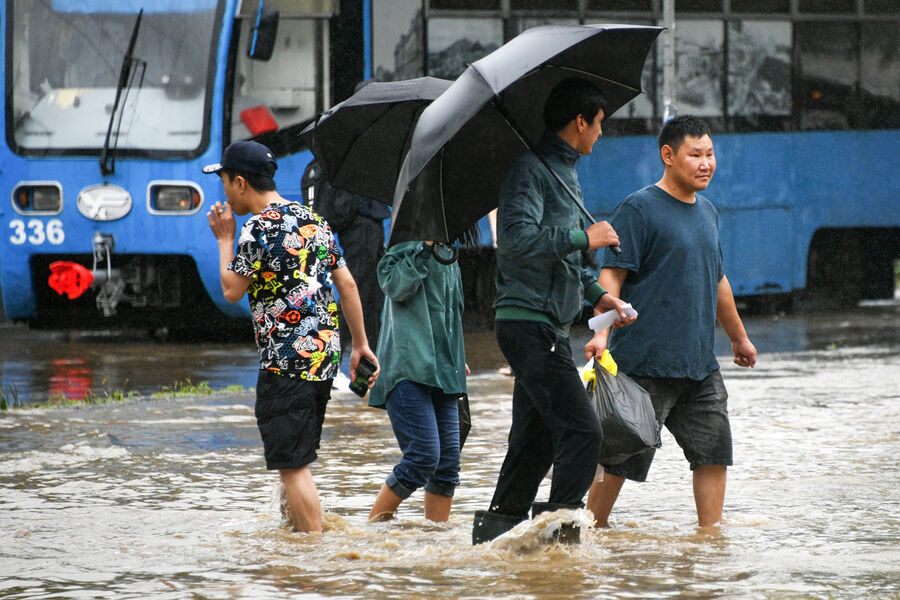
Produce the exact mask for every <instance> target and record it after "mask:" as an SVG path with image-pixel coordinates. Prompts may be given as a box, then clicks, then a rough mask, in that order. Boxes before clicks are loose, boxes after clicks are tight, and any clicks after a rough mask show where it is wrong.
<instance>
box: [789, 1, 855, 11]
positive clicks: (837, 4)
mask: <svg viewBox="0 0 900 600" xmlns="http://www.w3.org/2000/svg"><path fill="white" fill-rule="evenodd" d="M799 8H800V12H801V13H829V14H839V13H852V12H854V11H855V10H856V0H800V3H799Z"/></svg>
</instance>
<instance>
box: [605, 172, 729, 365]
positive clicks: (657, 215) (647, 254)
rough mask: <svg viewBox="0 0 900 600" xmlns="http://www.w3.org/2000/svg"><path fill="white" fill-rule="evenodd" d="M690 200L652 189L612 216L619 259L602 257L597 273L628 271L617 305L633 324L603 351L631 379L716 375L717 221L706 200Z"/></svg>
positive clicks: (719, 271) (625, 203)
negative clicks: (629, 312) (628, 308)
mask: <svg viewBox="0 0 900 600" xmlns="http://www.w3.org/2000/svg"><path fill="white" fill-rule="evenodd" d="M696 198H697V201H696V202H695V203H693V204H688V203H685V202H681V201H680V200H678V199H677V198H675V197H673V196H671V195H669V194H668V193H666V192H664V191H663V190H662V189H660V188H659V187H657V186H656V185H650V186H647V187H645V188H644V189H642V190H639V191H637V192H635V193H633V194H632V195H630V196H629V197H628V198H626V199H625V200H624V201H623V202H622V203H621V204H619V206H618V207H617V208H616V211H615V212H614V213H613V216H612V219H611V223H612V226H613V227H614V228H615V230H616V233H618V234H619V240H620V241H621V248H622V254H621V255H619V256H616V255H614V254H613V253H612V252H610V251H609V250H607V251H606V252H605V254H604V259H603V266H604V267H613V268H619V269H626V270H627V271H628V274H627V276H626V277H625V282H624V284H623V285H622V292H621V294H620V297H621V298H622V299H623V300H625V301H626V302H630V303H631V305H632V306H633V307H634V309H635V310H636V311H638V319H637V321H635V322H634V323H632V324H631V325H629V326H627V327H621V328H619V329H613V330H612V332H611V334H610V341H609V351H610V353H611V354H612V355H613V358H614V359H615V361H616V363H618V365H619V368H620V369H622V371H624V372H625V373H627V374H629V375H643V376H647V377H678V378H682V379H693V380H698V381H699V380H701V379H705V378H706V377H707V376H708V375H709V374H710V373H712V372H713V371H716V370H717V369H718V368H719V363H718V362H717V361H716V356H715V349H714V341H715V323H716V301H717V297H718V294H717V289H718V284H719V280H720V279H721V278H722V277H723V276H724V272H723V271H722V247H721V245H720V244H719V214H718V212H717V211H716V209H715V207H714V206H713V205H712V203H711V202H710V201H709V200H707V199H706V198H704V197H703V196H700V195H699V194H697V196H696Z"/></svg>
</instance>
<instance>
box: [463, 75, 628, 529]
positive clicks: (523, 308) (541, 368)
mask: <svg viewBox="0 0 900 600" xmlns="http://www.w3.org/2000/svg"><path fill="white" fill-rule="evenodd" d="M605 107H606V99H605V98H604V96H603V94H602V93H601V92H600V90H599V89H598V88H597V87H596V86H594V85H593V84H592V83H590V82H588V81H586V80H583V79H567V80H564V81H562V82H560V83H559V84H557V85H556V86H555V87H554V88H553V90H552V91H551V92H550V94H549V96H548V98H547V100H546V103H545V105H544V113H543V117H544V124H545V126H546V131H545V132H544V134H543V136H542V137H541V140H540V142H539V143H538V145H537V146H536V148H535V150H534V151H526V152H523V153H522V154H521V155H520V156H519V157H518V158H517V159H516V160H515V162H514V163H513V164H512V166H510V168H509V169H508V170H507V172H506V174H505V176H504V179H503V183H502V184H501V188H500V198H499V210H498V215H497V222H498V227H497V229H498V231H497V238H498V239H497V263H498V264H497V268H498V270H497V297H496V300H495V302H494V307H495V309H496V310H495V315H494V319H495V330H496V335H497V342H498V344H499V346H500V350H501V351H502V352H503V355H504V356H505V357H506V360H507V361H508V362H509V365H510V367H511V368H512V371H513V373H514V375H515V387H514V391H513V400H512V402H513V407H512V411H513V414H512V426H511V428H510V432H509V447H508V450H507V454H506V459H505V460H504V461H503V466H502V467H501V469H500V476H499V479H498V481H497V488H496V490H495V492H494V497H493V499H492V500H491V504H490V508H489V509H488V510H487V511H477V512H476V513H475V526H474V528H473V531H472V541H473V543H476V544H477V543H481V542H485V541H488V540H491V539H493V538H495V537H497V536H498V535H500V534H502V533H504V532H505V531H507V530H509V529H511V528H512V527H513V526H515V525H516V524H517V523H518V522H520V521H522V520H524V519H527V518H528V512H529V509H533V514H538V513H540V512H543V511H546V510H556V509H560V508H581V507H583V506H584V504H583V503H582V499H583V497H584V494H585V492H587V490H588V488H589V487H590V485H591V482H592V481H593V478H594V474H595V473H596V469H597V463H598V459H599V455H600V442H601V437H602V433H601V428H600V421H599V419H598V417H597V414H596V413H595V412H594V409H593V408H592V406H591V404H590V401H589V400H588V396H587V393H586V392H585V389H584V384H583V383H582V381H581V377H580V376H579V374H578V369H577V368H576V366H575V361H574V359H573V357H572V350H571V347H570V345H569V328H570V326H571V324H572V322H573V321H574V320H575V319H577V318H578V317H579V316H580V315H581V311H582V306H583V302H584V300H587V301H588V303H589V304H590V305H592V306H594V307H596V308H599V309H602V310H612V309H615V310H617V311H618V312H619V314H620V317H621V319H622V321H623V324H627V323H631V322H632V321H633V320H634V319H630V318H628V317H626V315H625V312H624V308H623V306H624V304H625V303H624V302H622V301H621V300H620V299H618V298H614V297H613V296H611V295H609V294H607V293H606V291H605V290H604V289H603V288H602V287H600V285H599V284H598V283H597V282H596V279H595V277H594V276H593V275H592V274H591V272H590V271H589V270H588V269H587V268H585V267H584V266H583V265H582V262H581V261H582V252H581V251H582V250H588V249H596V248H600V247H603V246H609V245H615V244H618V242H619V238H618V236H617V235H616V232H615V231H614V230H613V228H612V226H610V224H609V223H607V222H605V221H603V222H600V223H595V224H593V225H591V226H590V227H588V228H587V229H585V228H584V221H583V217H582V215H581V213H580V212H579V209H578V208H577V207H576V205H575V203H574V202H573V201H572V199H571V198H570V197H569V196H568V195H567V193H566V191H565V189H564V188H563V187H562V186H561V185H560V183H558V182H557V181H556V179H555V178H554V177H553V176H552V174H551V173H550V172H549V171H548V168H547V166H545V165H544V164H542V162H541V160H540V159H539V158H538V156H537V155H536V154H535V153H539V154H540V155H541V156H542V157H543V158H544V160H546V162H547V165H549V166H550V167H552V168H553V169H554V170H555V171H556V172H557V174H558V175H559V176H560V177H562V179H563V180H564V181H565V182H566V184H567V185H568V187H569V188H571V189H573V190H575V192H576V193H580V189H581V188H580V187H579V185H578V177H577V175H576V172H575V163H576V161H577V160H578V158H579V157H580V156H581V155H582V154H590V152H591V149H592V147H593V145H594V142H596V141H597V139H598V138H599V137H600V135H601V133H602V130H601V121H602V120H603V117H604V110H605ZM592 350H593V348H592V346H590V345H588V346H586V347H585V356H587V357H588V358H590V357H591V356H593V354H592ZM551 466H552V467H553V480H552V484H551V487H550V498H549V502H543V503H535V504H534V505H533V506H532V502H533V501H534V498H535V496H536V494H537V490H538V486H539V485H540V483H541V480H542V479H543V478H544V475H545V474H546V473H547V471H548V470H549V469H550V467H551ZM577 537H578V530H577V528H569V529H568V531H567V532H566V535H565V536H563V535H562V534H560V538H561V539H563V541H566V540H567V539H568V540H569V541H576V540H577Z"/></svg>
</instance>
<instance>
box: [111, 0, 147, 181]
mask: <svg viewBox="0 0 900 600" xmlns="http://www.w3.org/2000/svg"><path fill="white" fill-rule="evenodd" d="M143 14H144V9H143V8H142V9H141V10H140V12H138V16H137V20H136V21H135V22H134V28H133V29H132V30H131V40H129V42H128V49H127V50H126V51H125V56H124V57H123V58H122V70H121V71H119V84H118V85H117V86H116V99H115V100H114V101H113V107H112V114H110V115H109V126H108V127H107V128H106V140H105V141H104V142H103V151H102V152H101V153H100V172H101V173H102V174H103V175H104V176H106V175H112V174H113V173H115V172H116V146H118V144H119V129H121V127H122V114H121V113H120V114H119V122H118V123H116V112H117V111H118V110H119V100H120V99H121V96H122V90H126V91H125V97H126V98H127V97H128V90H130V89H131V80H132V79H133V77H134V73H135V71H136V69H135V68H134V67H135V66H137V67H140V68H141V83H143V79H144V74H143V73H144V70H145V67H146V65H147V63H146V62H144V61H143V60H141V59H139V58H134V56H133V54H134V44H135V42H137V37H138V31H139V30H140V28H141V17H142V16H143ZM138 87H140V84H139V86H138ZM122 104H123V106H124V104H125V101H124V99H123V100H122ZM124 112H125V111H124V110H122V113H124ZM114 126H115V134H113V127H114ZM113 136H115V142H114V143H113V145H112V148H110V145H109V141H110V138H111V137H113Z"/></svg>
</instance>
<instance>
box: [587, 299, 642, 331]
mask: <svg viewBox="0 0 900 600" xmlns="http://www.w3.org/2000/svg"><path fill="white" fill-rule="evenodd" d="M625 314H626V315H628V316H629V317H632V318H633V317H636V316H637V311H636V310H634V309H633V308H632V307H631V304H626V305H625ZM619 320H620V319H619V313H618V312H616V311H615V310H608V311H606V312H605V313H601V314H599V315H597V316H596V317H592V318H591V319H590V320H589V321H588V327H590V328H591V329H592V330H594V332H599V331H603V330H604V329H606V328H607V327H609V326H610V325H612V324H613V323H615V322H616V321H619Z"/></svg>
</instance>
